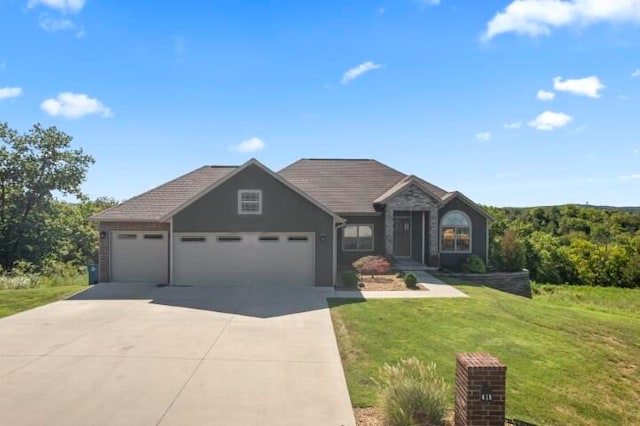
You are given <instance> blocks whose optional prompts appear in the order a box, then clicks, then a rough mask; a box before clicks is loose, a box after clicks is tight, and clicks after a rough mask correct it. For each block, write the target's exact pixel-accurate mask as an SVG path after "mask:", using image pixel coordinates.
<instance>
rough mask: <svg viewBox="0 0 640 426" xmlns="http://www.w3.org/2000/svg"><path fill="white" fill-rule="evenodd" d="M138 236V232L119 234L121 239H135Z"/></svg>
mask: <svg viewBox="0 0 640 426" xmlns="http://www.w3.org/2000/svg"><path fill="white" fill-rule="evenodd" d="M136 238H138V236H137V235H136V234H118V239H119V240H135V239H136Z"/></svg>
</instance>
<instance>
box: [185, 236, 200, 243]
mask: <svg viewBox="0 0 640 426" xmlns="http://www.w3.org/2000/svg"><path fill="white" fill-rule="evenodd" d="M180 241H182V242H183V243H204V242H205V241H207V239H206V238H205V237H182V238H180Z"/></svg>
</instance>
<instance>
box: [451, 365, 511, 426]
mask: <svg viewBox="0 0 640 426" xmlns="http://www.w3.org/2000/svg"><path fill="white" fill-rule="evenodd" d="M506 375H507V367H506V366H505V365H504V364H503V363H501V362H500V360H499V359H498V358H496V357H494V356H493V355H489V354H483V353H463V354H458V355H457V356H456V407H455V422H454V424H455V426H504V420H505V419H504V415H505V382H506Z"/></svg>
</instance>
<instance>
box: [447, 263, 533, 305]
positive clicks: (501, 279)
mask: <svg viewBox="0 0 640 426" xmlns="http://www.w3.org/2000/svg"><path fill="white" fill-rule="evenodd" d="M442 275H444V276H445V277H451V278H460V279H463V280H466V281H471V282H473V283H476V284H481V285H484V286H486V287H490V288H494V289H496V290H500V291H504V292H506V293H511V294H515V295H517V296H524V297H528V298H529V299H531V282H530V281H529V271H527V270H526V269H525V270H523V271H521V272H491V273H488V274H463V273H449V274H442Z"/></svg>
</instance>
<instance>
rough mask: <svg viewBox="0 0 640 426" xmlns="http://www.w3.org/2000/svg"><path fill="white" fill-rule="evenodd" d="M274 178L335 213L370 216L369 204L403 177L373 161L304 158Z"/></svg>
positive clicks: (371, 207) (370, 206) (371, 211)
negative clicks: (307, 195)
mask: <svg viewBox="0 0 640 426" xmlns="http://www.w3.org/2000/svg"><path fill="white" fill-rule="evenodd" d="M278 174H279V175H280V176H282V177H284V178H285V179H286V180H288V181H289V182H291V183H293V184H294V185H295V186H297V187H298V188H300V189H301V190H303V191H305V192H306V193H307V194H309V195H311V196H312V197H313V198H315V199H317V200H320V201H321V202H322V203H323V204H325V205H326V206H327V207H329V208H330V209H331V210H333V211H334V212H337V213H374V212H375V208H374V205H373V200H375V199H376V198H378V197H379V196H380V195H381V194H382V193H384V192H385V191H386V190H387V189H389V188H391V187H392V186H394V185H395V184H396V183H397V182H398V181H399V180H401V179H402V178H404V177H405V176H406V175H405V174H404V173H401V172H399V171H397V170H395V169H392V168H391V167H389V166H386V165H384V164H382V163H380V162H378V161H376V160H363V159H308V158H305V159H302V160H298V161H296V162H295V163H293V164H291V165H289V166H287V167H285V168H284V169H282V170H280V172H278Z"/></svg>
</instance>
